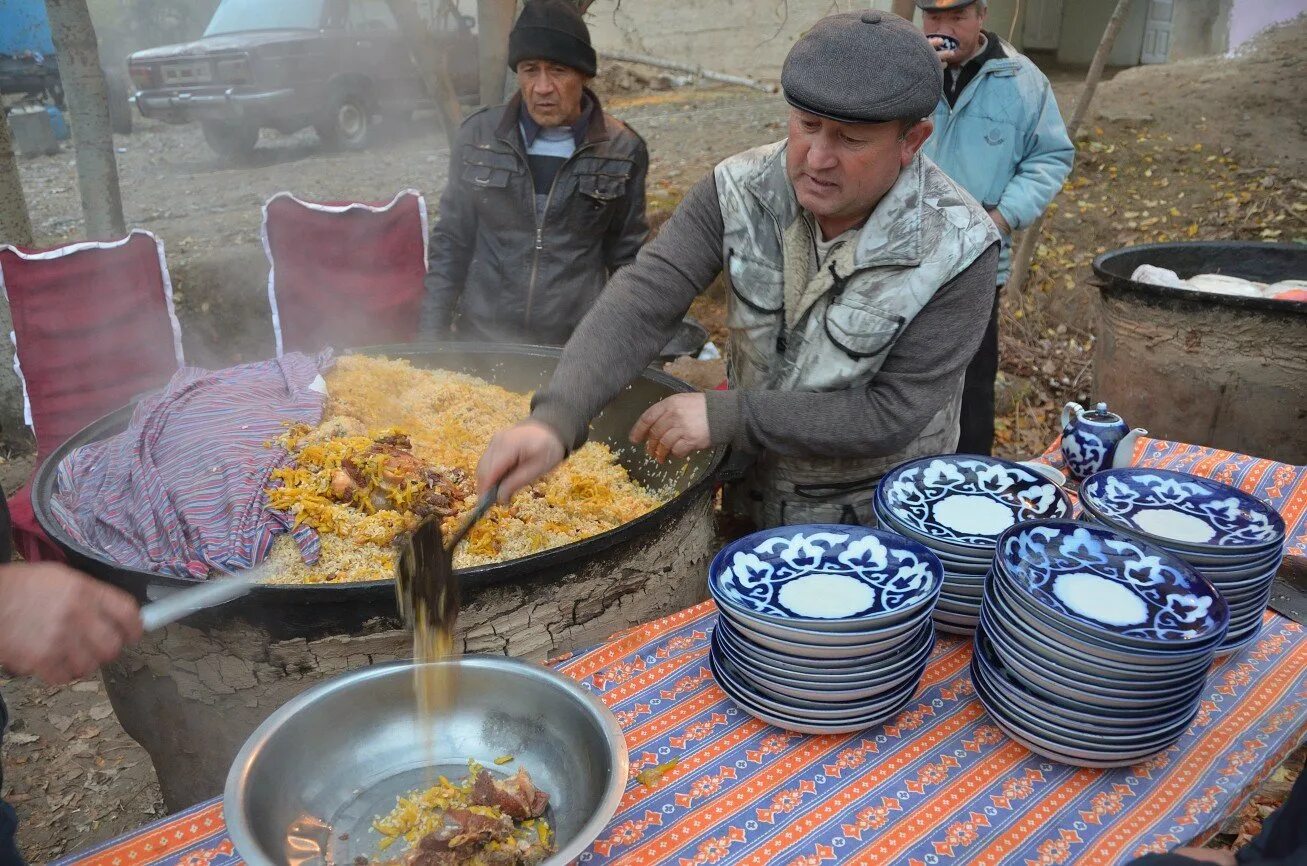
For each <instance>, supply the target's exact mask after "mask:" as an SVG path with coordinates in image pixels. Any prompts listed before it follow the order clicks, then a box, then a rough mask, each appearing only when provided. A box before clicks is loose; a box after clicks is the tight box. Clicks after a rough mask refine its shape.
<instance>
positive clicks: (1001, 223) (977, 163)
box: [917, 0, 1076, 454]
mask: <svg viewBox="0 0 1307 866" xmlns="http://www.w3.org/2000/svg"><path fill="white" fill-rule="evenodd" d="M917 6H918V7H919V8H920V9H921V10H922V12H921V17H922V29H923V30H925V32H926V34H927V36H928V37H930V39H931V43H932V45H935V46H936V47H939V48H943V47H945V46H947V48H948V50H942V51H940V60H941V61H942V62H943V63H944V64H945V69H944V89H943V94H942V96H941V97H940V100H939V104H938V105H937V106H936V108H935V132H934V134H932V135H931V137H930V139H929V140H928V141H927V142H926V146H925V148H924V153H925V154H926V156H928V157H930V158H931V159H933V160H934V161H935V164H936V165H938V166H939V167H940V168H942V169H944V171H945V172H947V173H948V176H949V177H951V178H953V179H954V180H955V181H957V182H958V183H959V184H961V185H962V188H963V189H965V190H966V191H967V192H969V193H971V194H972V195H973V196H974V197H975V198H976V200H977V201H979V202H980V203H981V204H983V205H984V207H985V210H986V211H988V212H989V215H990V216H991V217H993V219H994V224H995V225H997V226H998V229H999V232H1000V233H1001V234H1002V236H1003V250H1002V254H1001V255H1000V256H999V263H998V284H997V288H998V289H999V290H1001V289H1002V288H1003V284H1004V283H1006V282H1007V279H1008V272H1009V268H1010V267H1011V237H1012V232H1013V231H1015V230H1017V229H1022V228H1025V227H1026V226H1028V225H1030V224H1031V223H1033V222H1034V221H1035V219H1037V218H1038V217H1039V215H1040V214H1041V213H1042V212H1043V211H1044V209H1045V208H1047V207H1048V205H1049V202H1051V201H1052V200H1053V197H1054V196H1055V195H1057V192H1058V190H1060V189H1061V188H1062V183H1063V181H1065V180H1066V179H1067V175H1069V174H1070V173H1071V164H1072V162H1073V161H1074V159H1075V153H1076V150H1075V146H1074V145H1072V144H1071V139H1070V138H1069V137H1068V136H1067V133H1066V126H1065V125H1064V124H1063V123H1062V115H1061V114H1060V113H1059V112H1058V110H1057V100H1056V99H1054V98H1053V88H1052V87H1051V86H1050V85H1049V83H1048V79H1047V78H1045V77H1044V73H1042V72H1040V71H1039V68H1038V67H1036V66H1035V64H1034V63H1032V62H1031V61H1030V60H1029V59H1028V58H1026V57H1024V56H1022V55H1021V54H1019V53H1017V50H1016V49H1015V48H1013V47H1012V46H1011V45H1009V44H1007V43H1006V42H1004V41H1003V40H1002V39H1000V38H999V37H998V35H997V34H995V33H992V32H990V31H988V30H985V19H986V17H987V16H988V14H989V9H988V0H917ZM941 37H944V38H941ZM950 39H951V40H953V42H954V43H956V47H953V46H952V45H951V44H949V43H948V40H950ZM998 298H999V293H998V291H995V293H994V297H993V306H992V308H991V311H990V315H989V326H988V328H987V329H986V330H985V337H984V339H983V340H982V341H981V344H980V349H979V350H978V351H977V352H976V356H975V357H974V358H972V360H971V364H970V365H969V366H968V367H967V377H966V385H965V387H964V389H963V393H962V434H961V436H960V437H959V440H958V450H959V451H961V452H964V453H967V454H989V453H990V450H991V449H992V448H993V445H994V379H995V377H996V376H997V375H998Z"/></svg>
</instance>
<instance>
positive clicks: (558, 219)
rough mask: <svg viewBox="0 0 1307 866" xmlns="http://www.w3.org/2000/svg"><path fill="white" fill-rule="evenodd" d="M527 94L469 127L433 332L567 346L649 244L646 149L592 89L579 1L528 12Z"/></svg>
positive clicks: (536, 0) (451, 195)
mask: <svg viewBox="0 0 1307 866" xmlns="http://www.w3.org/2000/svg"><path fill="white" fill-rule="evenodd" d="M508 64H509V66H510V67H511V68H512V69H514V70H515V71H516V73H517V82H518V89H519V92H518V93H517V94H516V95H515V96H514V97H513V98H512V100H510V101H509V103H508V104H507V105H501V106H498V107H495V108H489V109H485V110H482V111H480V112H477V113H476V114H473V115H472V116H471V117H469V118H468V119H467V120H466V121H465V122H464V123H463V126H462V128H461V129H460V130H459V132H458V136H457V138H456V140H455V142H454V146H453V148H452V151H451V154H450V166H449V181H448V183H447V185H446V186H445V191H444V193H443V194H442V195H441V197H440V214H439V218H438V220H437V222H436V225H435V228H434V229H433V230H432V232H431V244H430V254H429V262H428V268H427V278H426V288H427V295H426V299H425V303H424V305H423V309H422V322H421V329H420V330H421V333H422V336H423V337H424V338H426V339H438V338H444V337H446V336H448V335H449V333H450V330H451V326H452V328H453V329H454V331H455V333H456V336H457V337H458V339H461V340H489V341H495V342H514V343H544V344H552V345H562V344H563V343H565V342H566V341H567V338H568V337H569V336H571V333H572V329H573V328H575V327H576V325H577V323H578V322H580V321H581V318H582V317H583V316H584V315H585V314H586V312H587V311H588V310H589V309H590V307H591V305H593V304H594V301H595V298H597V297H598V296H599V292H600V291H601V290H602V289H603V287H604V284H605V283H606V282H607V281H608V278H609V276H611V275H612V273H613V272H614V271H616V270H617V269H618V268H621V267H623V266H624V265H627V264H629V263H630V262H631V261H632V260H633V259H634V258H635V254H636V251H637V250H639V249H640V245H641V244H642V243H644V240H645V237H646V236H647V235H648V232H649V227H648V224H647V223H646V222H645V201H644V182H645V175H646V174H647V173H648V170H649V152H648V150H647V149H646V148H645V144H644V140H643V139H641V138H640V136H639V135H637V134H636V133H635V132H634V131H633V130H631V129H630V128H629V127H627V126H626V125H625V124H623V123H622V122H621V121H619V120H617V119H616V118H614V117H612V116H610V115H608V114H606V113H605V112H604V110H603V108H602V106H600V104H599V99H598V97H596V96H595V94H594V93H593V92H591V91H590V89H589V88H588V87H587V86H586V85H587V84H588V82H589V81H590V79H591V78H593V77H594V74H595V69H596V65H595V64H596V58H595V51H594V48H592V47H591V46H590V33H589V30H588V29H587V28H586V26H585V21H584V20H582V18H581V15H580V13H579V12H578V11H577V8H576V6H575V4H573V3H571V2H568V0H529V2H528V3H527V4H526V6H525V7H524V8H523V9H522V14H521V15H520V16H519V17H518V19H517V23H516V24H514V26H513V30H512V32H511V33H510V35H509V40H508Z"/></svg>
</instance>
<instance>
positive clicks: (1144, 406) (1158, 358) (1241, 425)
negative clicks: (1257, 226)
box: [1094, 241, 1307, 463]
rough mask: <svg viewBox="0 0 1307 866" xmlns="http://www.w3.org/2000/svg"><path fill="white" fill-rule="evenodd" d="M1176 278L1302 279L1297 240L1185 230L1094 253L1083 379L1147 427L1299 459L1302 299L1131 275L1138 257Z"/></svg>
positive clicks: (1303, 421)
mask: <svg viewBox="0 0 1307 866" xmlns="http://www.w3.org/2000/svg"><path fill="white" fill-rule="evenodd" d="M1145 264H1148V265H1155V266H1157V267H1163V268H1169V269H1171V270H1173V271H1175V272H1176V273H1178V274H1179V275H1180V276H1181V277H1182V278H1188V277H1192V276H1194V275H1196V274H1203V273H1219V274H1227V275H1229V276H1233V277H1243V278H1244V279H1249V280H1257V281H1259V282H1267V283H1273V282H1279V281H1280V280H1290V279H1299V280H1301V279H1307V246H1303V245H1302V244H1269V243H1257V242H1252V241H1187V242H1179V243H1167V244H1147V245H1143V246H1137V247H1126V248H1124V249H1119V250H1113V251H1111V252H1108V253H1104V254H1103V255H1101V256H1099V257H1098V258H1097V259H1095V260H1094V275H1095V280H1094V283H1095V285H1096V286H1098V288H1099V290H1100V293H1101V294H1100V304H1099V320H1098V334H1097V341H1096V343H1095V345H1094V390H1095V392H1096V394H1097V397H1098V399H1101V400H1106V401H1107V402H1108V404H1109V405H1110V406H1111V408H1112V410H1113V411H1115V412H1117V413H1118V414H1120V415H1121V416H1122V417H1124V418H1125V419H1126V420H1127V421H1128V422H1130V424H1131V425H1132V426H1139V427H1146V428H1148V430H1149V432H1150V433H1151V434H1152V435H1153V436H1156V437H1160V438H1163V439H1173V440H1178V441H1181V442H1191V443H1194V444H1196V445H1210V446H1213V447H1216V448H1225V449H1228V450H1230V451H1237V452H1241V453H1243V454H1253V455H1256V456H1258V457H1269V458H1272V459H1274V460H1280V461H1283V462H1285V463H1303V462H1307V434H1304V432H1303V431H1304V428H1305V426H1307V303H1304V302H1301V301H1278V300H1271V299H1264V298H1243V297H1234V296H1230V295H1218V294H1215V293H1212V292H1193V291H1186V290H1185V289H1172V288H1166V287H1164V286H1153V285H1149V284H1147V283H1137V282H1135V281H1134V280H1133V279H1131V276H1132V275H1133V274H1134V271H1135V268H1137V267H1139V266H1140V265H1145Z"/></svg>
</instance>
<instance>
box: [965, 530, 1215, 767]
mask: <svg viewBox="0 0 1307 866" xmlns="http://www.w3.org/2000/svg"><path fill="white" fill-rule="evenodd" d="M1229 622H1230V611H1229V608H1228V607H1227V606H1226V604H1225V601H1224V600H1223V599H1222V598H1221V595H1220V593H1219V592H1217V591H1216V590H1215V589H1214V588H1213V587H1212V586H1211V584H1209V583H1208V582H1207V581H1206V580H1204V579H1203V578H1202V576H1201V575H1199V574H1198V573H1197V572H1195V571H1194V570H1193V569H1192V568H1190V567H1189V566H1188V565H1187V564H1185V563H1184V562H1182V561H1180V560H1179V559H1177V558H1175V557H1173V556H1171V555H1170V554H1168V553H1166V551H1164V550H1161V549H1159V548H1157V547H1154V546H1152V545H1150V544H1147V543H1145V542H1141V541H1138V540H1136V539H1134V538H1131V537H1129V536H1126V535H1123V534H1121V533H1118V532H1115V531H1113V530H1110V529H1106V528H1103V527H1098V526H1090V525H1088V524H1085V523H1078V522H1072V521H1066V520H1041V521H1032V522H1030V523H1023V524H1021V525H1020V526H1016V527H1013V528H1012V529H1010V530H1008V531H1007V532H1005V533H1004V534H1003V536H1002V537H1001V538H1000V539H999V548H998V552H997V554H996V555H995V557H994V571H993V576H992V577H991V578H990V581H989V583H988V584H987V585H986V586H985V604H984V607H983V609H982V611H981V616H980V628H979V630H977V632H976V645H975V655H974V657H973V658H972V662H971V675H972V681H973V683H974V684H975V687H976V694H977V696H978V697H979V698H980V700H981V702H982V703H983V704H984V705H985V709H986V710H988V711H989V714H990V715H991V716H992V717H993V718H994V721H995V722H997V723H998V725H999V727H1001V728H1002V729H1003V730H1004V731H1005V732H1006V733H1007V734H1008V736H1010V737H1011V738H1012V739H1014V740H1016V741H1017V742H1018V743H1020V744H1021V745H1023V746H1025V747H1026V748H1028V749H1030V750H1031V751H1033V752H1038V753H1039V754H1041V755H1044V756H1046V757H1049V758H1052V759H1054V760H1056V761H1060V762H1062V763H1067V764H1078V765H1080V766H1085V767H1117V766H1125V765H1128V764H1132V763H1135V762H1137V761H1139V760H1142V759H1143V758H1146V757H1147V756H1149V755H1151V754H1153V753H1155V752H1159V751H1161V750H1162V749H1165V748H1166V747H1168V746H1170V745H1171V744H1173V743H1174V742H1175V741H1176V740H1178V739H1179V738H1180V737H1181V736H1182V735H1183V734H1184V732H1185V730H1186V729H1187V728H1188V727H1189V723H1190V722H1191V721H1192V720H1193V717H1194V716H1195V715H1196V714H1197V712H1198V705H1199V702H1200V700H1201V698H1202V695H1203V692H1204V688H1205V686H1206V684H1207V673H1208V670H1209V669H1210V667H1211V664H1212V659H1213V657H1214V656H1215V654H1216V648H1217V647H1218V646H1219V645H1220V643H1221V641H1222V640H1223V639H1224V638H1225V634H1226V629H1227V628H1228V627H1229Z"/></svg>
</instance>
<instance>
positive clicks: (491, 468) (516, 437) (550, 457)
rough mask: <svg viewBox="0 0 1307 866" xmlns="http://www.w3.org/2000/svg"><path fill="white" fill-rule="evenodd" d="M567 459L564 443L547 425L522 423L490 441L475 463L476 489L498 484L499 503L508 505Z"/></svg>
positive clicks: (484, 488) (535, 422) (534, 422)
mask: <svg viewBox="0 0 1307 866" xmlns="http://www.w3.org/2000/svg"><path fill="white" fill-rule="evenodd" d="M566 456H567V449H566V448H564V447H563V440H561V439H559V438H558V434H557V433H555V432H554V429H553V428H552V427H550V426H549V425H547V424H541V423H540V422H539V421H523V422H522V423H521V424H517V425H515V426H513V427H509V428H508V429H507V430H501V431H499V432H498V433H496V434H495V437H494V438H493V439H491V440H490V444H489V445H488V446H487V447H486V453H485V454H482V455H481V462H479V463H478V464H477V489H478V490H481V491H483V492H484V491H486V490H489V489H490V488H491V487H493V486H495V485H496V484H498V485H499V502H500V504H503V505H507V504H508V501H509V500H510V499H512V498H513V494H514V493H516V492H517V491H519V490H521V489H522V488H523V487H526V486H527V485H528V484H531V483H532V482H534V481H535V480H536V479H538V478H539V477H540V476H541V475H544V474H545V473H546V472H548V471H549V470H551V469H553V468H554V467H555V466H557V465H558V464H559V463H562V462H563V458H564V457H566Z"/></svg>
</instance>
